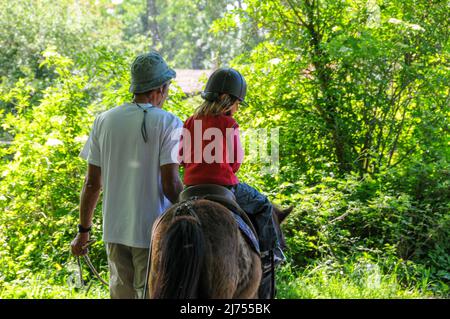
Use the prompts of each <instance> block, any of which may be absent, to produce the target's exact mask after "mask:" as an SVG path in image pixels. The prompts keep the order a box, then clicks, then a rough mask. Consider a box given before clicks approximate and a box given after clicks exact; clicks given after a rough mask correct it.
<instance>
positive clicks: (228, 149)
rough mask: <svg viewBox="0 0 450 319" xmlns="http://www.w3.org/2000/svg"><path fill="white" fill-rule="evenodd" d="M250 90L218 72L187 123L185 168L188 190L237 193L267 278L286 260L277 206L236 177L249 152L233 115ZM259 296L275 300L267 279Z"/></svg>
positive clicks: (236, 76)
mask: <svg viewBox="0 0 450 319" xmlns="http://www.w3.org/2000/svg"><path fill="white" fill-rule="evenodd" d="M246 89H247V85H246V82H245V80H244V78H243V76H242V75H241V74H240V73H239V72H238V71H236V70H234V69H231V68H222V69H218V70H217V71H215V72H214V73H213V74H212V75H211V76H210V77H209V79H208V82H207V84H206V88H205V91H204V92H203V93H202V98H203V99H204V100H205V101H204V102H203V103H202V104H201V105H200V106H199V107H198V108H197V110H196V111H195V114H194V115H193V116H191V117H190V118H188V119H187V120H186V122H185V123H184V129H186V130H188V131H189V134H188V135H189V137H190V138H186V137H185V136H184V137H182V140H181V151H180V156H181V164H182V165H183V166H184V168H185V172H184V184H185V185H187V186H192V185H198V184H218V185H222V186H225V187H227V188H229V189H230V190H232V191H233V192H234V195H235V197H236V202H237V203H238V204H239V206H240V207H241V208H242V209H243V210H244V211H245V212H246V213H247V214H248V215H249V217H250V219H251V220H252V222H253V224H254V227H255V229H256V231H257V233H258V237H259V245H260V250H261V257H262V261H263V267H264V272H265V273H267V272H268V271H269V272H270V268H271V263H272V262H273V260H272V259H271V256H273V252H275V257H276V259H278V260H280V259H283V254H282V252H281V250H280V248H279V239H278V238H277V233H276V231H275V227H274V221H273V217H272V212H273V206H272V204H271V203H270V202H269V200H268V199H267V197H266V196H264V195H262V194H260V193H259V192H258V191H257V190H256V189H254V188H253V187H251V186H249V185H247V184H245V183H240V182H239V180H238V178H237V177H236V172H237V171H238V170H239V167H240V165H241V163H242V160H243V157H244V151H243V149H242V146H241V143H240V139H239V125H238V123H237V122H236V120H235V119H234V118H233V114H234V113H236V112H237V110H238V108H239V104H240V103H243V101H244V97H245V94H246ZM277 257H278V258H277ZM266 277H267V276H266ZM260 297H261V298H268V297H270V278H269V279H267V278H266V280H264V275H263V281H262V283H261V287H260Z"/></svg>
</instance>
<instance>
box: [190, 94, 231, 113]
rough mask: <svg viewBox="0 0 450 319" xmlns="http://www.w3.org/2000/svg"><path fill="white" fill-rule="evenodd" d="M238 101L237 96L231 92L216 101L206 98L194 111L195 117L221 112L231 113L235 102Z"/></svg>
mask: <svg viewBox="0 0 450 319" xmlns="http://www.w3.org/2000/svg"><path fill="white" fill-rule="evenodd" d="M236 101H237V97H234V96H232V95H229V94H223V95H222V96H221V97H220V98H217V99H216V100H214V101H212V102H211V101H207V100H205V101H204V102H203V103H202V104H201V105H200V106H199V107H198V108H197V109H196V110H195V113H194V118H198V117H202V116H208V115H209V116H216V115H221V114H227V115H228V114H229V112H230V111H231V108H232V106H233V104H234V103H235V102H236Z"/></svg>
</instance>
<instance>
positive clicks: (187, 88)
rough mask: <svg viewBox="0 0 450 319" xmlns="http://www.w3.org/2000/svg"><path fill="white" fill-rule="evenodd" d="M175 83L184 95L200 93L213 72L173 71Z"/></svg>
mask: <svg viewBox="0 0 450 319" xmlns="http://www.w3.org/2000/svg"><path fill="white" fill-rule="evenodd" d="M175 72H177V77H176V78H175V82H176V83H177V84H178V85H179V86H180V87H181V90H182V91H183V92H184V93H186V94H194V93H198V92H201V91H202V90H203V88H204V86H205V84H206V80H207V79H208V77H209V76H210V75H211V73H212V72H213V70H192V69H175Z"/></svg>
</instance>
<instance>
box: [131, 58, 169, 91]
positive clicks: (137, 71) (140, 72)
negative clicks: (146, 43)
mask: <svg viewBox="0 0 450 319" xmlns="http://www.w3.org/2000/svg"><path fill="white" fill-rule="evenodd" d="M175 76H176V72H175V71H174V70H173V69H171V68H169V66H168V65H167V63H166V61H164V59H163V58H162V56H161V55H159V53H157V52H150V53H145V54H140V55H138V56H137V57H136V59H134V61H133V63H132V64H131V85H130V92H131V93H144V92H148V91H150V90H153V89H156V88H158V87H160V86H161V85H163V84H164V83H166V82H167V81H169V80H170V79H173V78H175Z"/></svg>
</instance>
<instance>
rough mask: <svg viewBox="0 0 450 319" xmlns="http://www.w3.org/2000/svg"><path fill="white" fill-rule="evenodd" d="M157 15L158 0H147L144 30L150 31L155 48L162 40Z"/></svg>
mask: <svg viewBox="0 0 450 319" xmlns="http://www.w3.org/2000/svg"><path fill="white" fill-rule="evenodd" d="M157 16H158V11H157V9H156V0H147V7H146V16H145V17H144V32H145V33H146V34H148V33H150V35H151V38H152V48H153V49H154V48H155V47H156V45H157V44H158V43H159V42H160V41H161V37H160V34H159V28H158V22H157V20H156V17H157Z"/></svg>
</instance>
